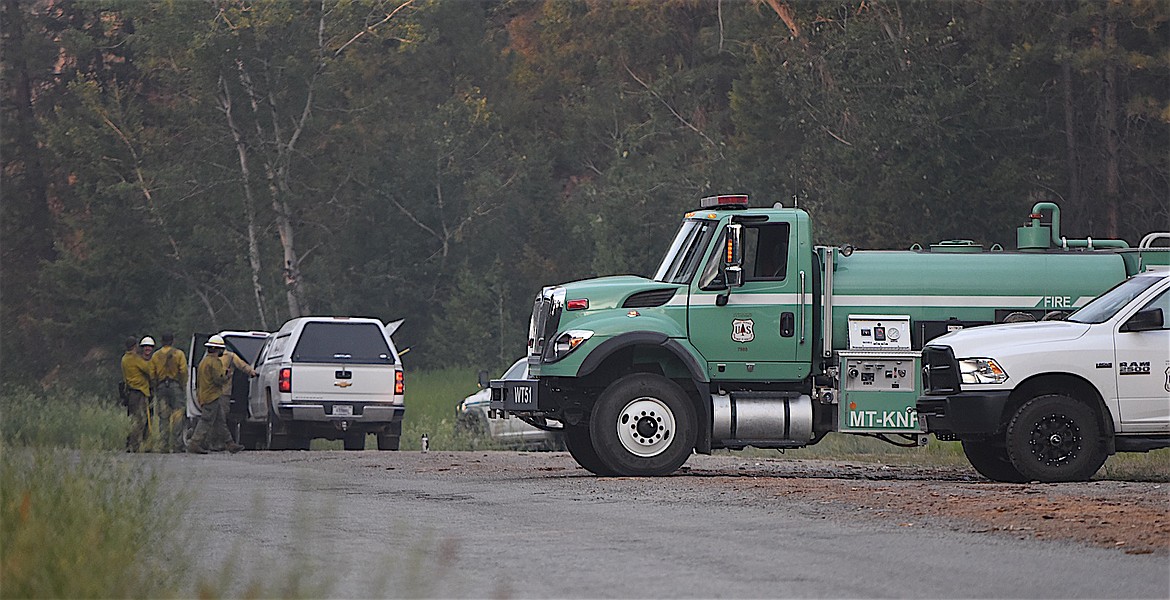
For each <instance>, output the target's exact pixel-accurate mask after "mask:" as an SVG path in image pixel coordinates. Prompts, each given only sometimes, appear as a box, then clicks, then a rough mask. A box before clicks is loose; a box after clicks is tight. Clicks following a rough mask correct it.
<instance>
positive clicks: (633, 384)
mask: <svg viewBox="0 0 1170 600" xmlns="http://www.w3.org/2000/svg"><path fill="white" fill-rule="evenodd" d="M697 422H698V419H696V417H695V409H694V406H692V405H691V402H690V399H689V398H688V397H687V395H686V393H685V392H683V391H682V389H681V388H679V387H678V385H677V384H675V383H674V382H673V381H671V380H669V379H667V378H665V377H662V376H661V375H654V374H650V373H635V374H633V375H626V376H625V377H622V378H621V379H618V380H617V381H615V382H613V383H612V384H610V386H609V387H608V388H606V389H605V391H604V392H602V393H601V397H600V398H599V399H598V400H597V404H595V405H594V406H593V413H592V415H591V416H590V420H589V433H590V436H591V438H592V439H593V447H594V449H596V451H597V456H598V458H600V459H601V462H602V463H603V464H604V465H605V466H607V467H609V468H610V469H611V470H613V471H614V472H615V473H617V474H618V475H626V476H635V477H647V476H649V477H654V476H660V475H669V474H671V473H673V472H675V471H676V470H678V468H679V467H681V466H682V465H683V463H685V462H686V461H687V459H688V458H690V456H691V452H692V451H693V450H694V448H695V438H696V437H697V435H698V425H697Z"/></svg>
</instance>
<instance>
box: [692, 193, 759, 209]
mask: <svg viewBox="0 0 1170 600" xmlns="http://www.w3.org/2000/svg"><path fill="white" fill-rule="evenodd" d="M699 207H700V208H704V209H716V210H718V209H741V208H747V207H748V197H747V194H728V195H723V196H707V197H706V198H703V199H702V200H700V201H699Z"/></svg>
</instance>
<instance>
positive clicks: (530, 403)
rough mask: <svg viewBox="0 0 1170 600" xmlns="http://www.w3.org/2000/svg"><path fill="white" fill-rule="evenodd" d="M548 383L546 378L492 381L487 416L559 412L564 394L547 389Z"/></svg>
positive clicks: (548, 380)
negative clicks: (503, 413) (490, 399)
mask: <svg viewBox="0 0 1170 600" xmlns="http://www.w3.org/2000/svg"><path fill="white" fill-rule="evenodd" d="M550 381H551V380H550V379H548V378H540V379H493V380H492V381H491V384H490V385H491V390H492V401H491V403H490V404H488V408H489V413H488V414H492V412H494V411H506V412H510V413H525V414H537V413H555V412H557V411H559V410H560V409H561V408H563V407H562V402H563V401H564V394H563V393H558V391H557V390H554V389H553V388H551V387H549V382H550Z"/></svg>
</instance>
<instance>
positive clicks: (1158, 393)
mask: <svg viewBox="0 0 1170 600" xmlns="http://www.w3.org/2000/svg"><path fill="white" fill-rule="evenodd" d="M1152 308H1160V309H1162V315H1163V317H1162V318H1163V322H1162V328H1161V329H1155V330H1152V331H1128V332H1126V331H1120V330H1119V331H1116V332H1114V334H1113V335H1114V337H1113V339H1114V345H1115V348H1116V350H1115V351H1116V361H1117V397H1118V404H1119V406H1120V409H1121V432H1122V433H1166V432H1168V431H1170V323H1167V322H1166V318H1167V317H1170V290H1165V291H1163V292H1162V293H1161V294H1158V295H1157V296H1156V297H1155V298H1154V299H1153V300H1150V301H1149V302H1147V303H1145V304H1144V305H1143V306H1142V308H1141V309H1139V311H1142V310H1147V309H1152ZM1135 314H1136V313H1135ZM1130 318H1132V316H1131V317H1130Z"/></svg>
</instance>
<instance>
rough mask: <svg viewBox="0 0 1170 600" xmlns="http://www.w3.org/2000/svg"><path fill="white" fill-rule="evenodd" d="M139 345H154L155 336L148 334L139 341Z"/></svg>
mask: <svg viewBox="0 0 1170 600" xmlns="http://www.w3.org/2000/svg"><path fill="white" fill-rule="evenodd" d="M138 345H139V346H153V345H154V338H152V337H150V336H149V335H148V336H146V337H144V338H142V341H141V342H138Z"/></svg>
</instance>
